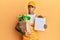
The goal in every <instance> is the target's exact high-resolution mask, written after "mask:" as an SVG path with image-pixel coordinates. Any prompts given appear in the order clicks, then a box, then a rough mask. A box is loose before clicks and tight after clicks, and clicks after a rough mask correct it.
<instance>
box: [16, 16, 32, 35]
mask: <svg viewBox="0 0 60 40" xmlns="http://www.w3.org/2000/svg"><path fill="white" fill-rule="evenodd" d="M17 19H18V22H19V28H20V29H21V31H22V32H23V33H25V35H26V36H27V35H28V34H30V33H31V32H30V17H29V16H25V15H22V16H17Z"/></svg>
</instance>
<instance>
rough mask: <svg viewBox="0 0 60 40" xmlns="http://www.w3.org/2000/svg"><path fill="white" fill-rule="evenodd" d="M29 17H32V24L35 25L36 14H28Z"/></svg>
mask: <svg viewBox="0 0 60 40" xmlns="http://www.w3.org/2000/svg"><path fill="white" fill-rule="evenodd" d="M27 16H30V17H31V19H30V24H33V23H34V20H35V14H27Z"/></svg>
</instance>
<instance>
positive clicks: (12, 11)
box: [0, 0, 60, 40]
mask: <svg viewBox="0 0 60 40" xmlns="http://www.w3.org/2000/svg"><path fill="white" fill-rule="evenodd" d="M29 1H31V0H0V40H21V35H20V33H18V32H17V31H16V30H15V26H16V24H17V19H16V16H18V15H19V14H22V13H23V14H24V13H28V11H27V5H28V2H29ZM34 2H36V5H37V8H36V10H35V13H37V14H41V15H42V16H44V17H46V20H47V21H46V24H47V26H48V28H47V30H46V31H45V32H39V37H40V38H39V39H40V40H60V11H59V7H60V5H59V0H34Z"/></svg>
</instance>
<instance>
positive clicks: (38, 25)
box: [34, 17, 46, 31]
mask: <svg viewBox="0 0 60 40" xmlns="http://www.w3.org/2000/svg"><path fill="white" fill-rule="evenodd" d="M45 21H46V19H45V18H39V17H36V18H35V27H34V29H35V30H38V31H45V29H44V24H45Z"/></svg>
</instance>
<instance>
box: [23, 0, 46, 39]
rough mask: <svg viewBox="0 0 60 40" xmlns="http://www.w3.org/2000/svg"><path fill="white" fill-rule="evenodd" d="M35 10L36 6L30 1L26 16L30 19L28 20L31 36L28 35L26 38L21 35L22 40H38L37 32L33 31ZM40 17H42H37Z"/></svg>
mask: <svg viewBox="0 0 60 40" xmlns="http://www.w3.org/2000/svg"><path fill="white" fill-rule="evenodd" d="M35 8H36V4H35V3H34V2H33V1H30V2H29V3H28V14H27V15H28V16H30V17H31V19H30V25H31V27H30V28H31V34H29V35H28V36H27V37H26V36H25V35H23V40H38V39H39V38H38V32H37V31H35V30H34V19H35V17H36V14H35V13H34V10H35ZM38 17H42V16H38ZM44 28H45V29H46V28H47V25H46V24H45V25H44Z"/></svg>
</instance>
